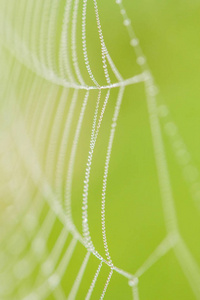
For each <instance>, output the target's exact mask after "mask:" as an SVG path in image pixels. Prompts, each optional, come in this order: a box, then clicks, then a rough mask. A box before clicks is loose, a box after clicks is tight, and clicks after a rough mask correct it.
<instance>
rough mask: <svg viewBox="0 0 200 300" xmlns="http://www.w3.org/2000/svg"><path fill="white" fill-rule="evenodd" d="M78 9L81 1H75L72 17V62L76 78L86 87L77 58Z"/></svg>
mask: <svg viewBox="0 0 200 300" xmlns="http://www.w3.org/2000/svg"><path fill="white" fill-rule="evenodd" d="M78 8H79V0H75V1H74V10H73V17H72V37H71V49H72V61H73V66H74V70H75V73H76V76H77V78H78V80H79V83H80V84H81V85H86V84H85V82H84V80H83V77H82V75H81V71H80V68H79V65H78V57H77V49H76V31H77V16H78Z"/></svg>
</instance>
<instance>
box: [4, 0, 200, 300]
mask: <svg viewBox="0 0 200 300" xmlns="http://www.w3.org/2000/svg"><path fill="white" fill-rule="evenodd" d="M109 2H112V4H113V7H114V9H115V11H116V13H117V14H118V18H121V19H120V22H121V23H120V24H121V26H123V28H125V31H126V33H127V36H126V38H127V39H129V43H130V46H131V48H132V49H131V51H132V56H133V58H134V59H135V65H136V70H139V72H138V73H136V74H135V75H133V76H131V77H129V78H124V76H122V74H121V72H120V70H118V67H117V65H116V64H115V62H114V59H113V56H112V51H109V50H108V49H109V47H108V44H107V38H106V36H105V35H104V30H105V29H104V26H103V23H102V21H101V20H102V19H101V13H100V11H101V10H100V7H101V1H98V0H90V1H87V0H64V1H61V0H60V1H58V0H43V1H41V0H30V1H25V0H19V1H12V0H0V20H1V21H0V40H1V48H0V51H1V53H0V64H1V69H2V70H3V75H0V76H1V89H0V94H1V102H2V104H1V105H0V109H1V112H0V113H1V128H2V129H1V149H0V151H1V157H0V164H1V173H2V175H1V181H2V187H1V198H2V199H6V200H5V201H4V200H3V201H2V203H3V204H1V206H2V213H1V220H0V221H1V224H2V226H1V227H2V229H1V247H0V250H1V252H0V278H1V280H0V299H23V300H39V299H41V300H43V299H57V300H60V299H61V300H62V299H70V300H73V299H86V300H89V299H104V298H105V299H129V298H130V299H134V300H139V299H143V298H142V297H141V296H140V290H142V287H141V288H140V284H141V286H142V280H143V275H144V274H145V273H146V272H147V271H148V270H149V269H151V268H152V267H153V266H154V265H156V263H157V262H158V261H160V260H161V258H163V257H164V256H165V255H167V254H168V253H169V252H170V251H171V250H173V252H174V254H175V258H176V260H177V262H178V264H179V266H180V269H181V272H182V273H183V274H184V276H185V279H186V281H187V283H188V286H189V287H190V289H191V291H192V295H193V297H194V299H200V268H199V266H198V263H197V261H196V259H195V257H194V256H193V254H192V253H191V251H190V249H189V247H188V246H187V244H186V242H185V240H184V238H183V236H182V234H181V232H180V229H179V224H178V218H177V208H176V206H175V203H174V202H175V201H174V195H173V186H172V184H171V179H170V171H169V166H168V161H167V155H166V149H165V148H166V146H165V142H164V139H167V141H168V143H169V144H170V146H171V150H172V152H173V154H174V157H175V159H176V161H177V165H179V167H180V170H181V172H182V174H183V177H184V179H185V180H186V183H187V186H188V189H189V191H190V196H191V199H193V200H194V203H195V205H196V209H197V210H199V208H200V179H199V171H198V168H197V167H196V166H195V165H194V162H193V161H192V157H191V154H190V153H189V151H188V149H187V146H186V144H185V143H184V141H183V139H182V137H181V135H180V134H179V130H178V127H177V126H176V124H175V123H174V121H173V120H172V117H171V114H170V111H169V108H168V106H167V105H166V104H165V103H164V101H163V100H161V99H160V97H159V89H158V86H157V85H156V83H155V80H154V77H153V75H152V72H151V70H150V68H149V66H148V63H147V59H146V57H145V55H144V54H143V51H142V48H141V46H140V42H139V39H138V37H137V36H136V34H135V31H134V30H133V26H132V22H133V21H131V20H130V19H129V17H128V14H127V11H126V8H125V6H124V4H123V1H122V0H116V2H114V1H112V0H109ZM107 9H108V10H109V9H110V8H109V6H108V8H107ZM111 14H112V12H111ZM90 20H93V21H94V22H93V28H88V22H90ZM91 22H92V21H91ZM110 22H111V23H112V19H111V20H110ZM94 24H95V26H94ZM91 27H92V26H91ZM91 32H92V35H93V36H92V37H91ZM89 37H90V38H89ZM93 38H94V43H97V44H96V45H95V47H94V48H93V52H92V51H91V45H90V44H91V40H92V39H93ZM111 38H112V37H110V39H111ZM94 49H95V50H94ZM94 52H95V53H94ZM95 64H96V67H95ZM98 72H99V73H98ZM100 73H101V75H99V74H100ZM137 85H139V86H140V87H141V89H142V88H143V89H144V91H145V92H144V94H145V100H146V106H147V113H148V120H149V123H148V124H149V127H150V132H151V143H152V145H153V152H154V158H155V165H156V171H157V180H158V185H159V190H160V195H161V200H162V210H163V215H164V223H165V227H166V236H165V237H164V239H163V240H162V241H161V242H160V244H158V245H157V247H156V248H155V249H154V251H153V252H152V253H149V257H148V258H147V259H146V260H145V261H143V263H142V264H141V265H140V267H139V268H136V269H135V270H133V272H132V273H130V272H129V271H127V270H125V269H123V268H121V267H120V265H118V264H117V265H116V264H115V258H114V257H113V255H112V249H113V248H112V246H111V243H110V235H108V234H107V233H108V228H109V220H108V218H109V216H107V208H106V205H107V202H108V201H109V197H113V198H114V197H115V196H112V195H111V193H110V192H109V191H108V189H109V185H111V184H112V181H111V180H110V177H111V176H110V175H109V172H110V165H111V164H113V162H112V159H113V156H112V153H113V152H112V151H113V149H114V148H115V147H118V148H120V144H118V143H115V136H116V135H117V130H118V128H119V125H118V124H119V122H120V110H121V107H122V104H123V100H124V99H125V98H126V92H127V89H129V88H134V87H135V86H137ZM133 91H134V90H133ZM133 96H134V95H133ZM126 130H129V129H127V128H126ZM99 149H100V150H99ZM97 154H98V155H99V157H100V158H98V155H97ZM100 159H101V162H100V163H99V165H100V167H99V166H98V160H100ZM122 159H123V158H122ZM81 162H83V164H82V163H81ZM98 168H99V169H100V168H101V172H100V174H98V171H97V172H96V173H95V175H94V169H97V170H99V169H98ZM119 175H120V174H119ZM117 176H118V174H117ZM3 185H4V187H3ZM76 185H77V186H76ZM97 185H98V186H97ZM94 189H96V190H98V192H99V195H100V196H98V197H96V194H95V196H94V199H93V200H94V201H95V202H97V201H98V207H95V209H96V214H97V215H98V222H99V221H100V222H99V229H98V230H97V232H98V234H97V237H96V236H95V237H94V231H95V229H93V226H92V224H93V223H92V222H90V218H93V219H94V216H93V215H92V214H93V213H92V209H90V206H91V205H92V203H91V198H92V196H91V195H92V193H93V194H94V191H93V190H94ZM123 189H126V187H123ZM79 190H81V199H80V201H79V202H76V199H75V198H76V197H75V196H74V194H76V193H77V194H78V192H79ZM108 195H109V197H108ZM121 201H122V204H123V198H122V199H121ZM4 202H5V203H4ZM112 204H113V210H112V211H113V214H114V211H115V207H114V204H115V202H114V201H113V202H112ZM97 208H98V210H97ZM74 210H78V211H79V213H78V214H77V216H78V217H74V212H73V211H74ZM75 219H76V220H75ZM77 219H78V221H77ZM120 221H121V222H123V223H124V222H126V217H125V216H123V215H122V217H121V220H120ZM144 221H145V220H144ZM76 223H78V224H79V226H78V225H76ZM114 230H115V229H114V228H113V231H114ZM111 231H112V228H111ZM97 238H98V240H100V241H101V246H100V245H99V244H98V245H97ZM119 245H120V242H119ZM122 246H123V245H122ZM136 246H137V245H136ZM129 260H130V261H131V260H137V257H129ZM71 274H72V275H71ZM115 276H118V277H119V279H118V280H119V281H118V282H122V285H123V288H122V290H123V289H124V290H127V293H126V295H129V298H128V296H125V297H123V293H122V294H121V295H119V298H117V296H116V294H115V295H114V296H112V287H114V285H113V286H112V279H113V280H114V278H115ZM118 277H116V278H118ZM120 280H121V281H120ZM109 289H110V291H108V290H109ZM108 292H109V295H110V296H109V297H110V298H109V297H108V296H107V295H108ZM163 299H164V298H163Z"/></svg>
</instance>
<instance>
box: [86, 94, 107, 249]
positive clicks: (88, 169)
mask: <svg viewBox="0 0 200 300" xmlns="http://www.w3.org/2000/svg"><path fill="white" fill-rule="evenodd" d="M109 96H110V90H108V92H107V94H106V96H105V100H104V103H103V106H102V110H101V113H100V116H99V119H98V120H97V116H98V109H99V102H100V97H101V91H100V92H99V94H98V98H97V103H96V108H95V113H94V119H93V125H92V134H91V139H90V150H89V154H88V160H87V167H86V171H85V180H84V187H83V202H82V230H83V237H84V239H85V245H86V247H87V248H88V250H90V251H94V246H93V243H92V238H91V235H90V231H89V224H88V190H89V180H90V172H91V164H92V159H93V153H94V148H95V145H96V141H97V137H98V133H99V129H100V126H101V122H102V120H103V115H104V112H105V109H106V106H107V103H108V100H109Z"/></svg>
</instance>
